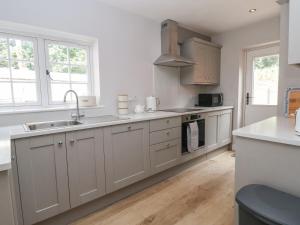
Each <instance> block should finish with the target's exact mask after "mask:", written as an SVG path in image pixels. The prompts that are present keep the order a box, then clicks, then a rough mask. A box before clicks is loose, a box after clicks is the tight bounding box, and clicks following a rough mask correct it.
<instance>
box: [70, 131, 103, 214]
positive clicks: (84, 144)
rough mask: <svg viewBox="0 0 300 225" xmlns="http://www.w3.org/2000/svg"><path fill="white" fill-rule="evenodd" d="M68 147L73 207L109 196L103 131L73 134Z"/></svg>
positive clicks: (75, 132)
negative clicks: (106, 193) (106, 183)
mask: <svg viewBox="0 0 300 225" xmlns="http://www.w3.org/2000/svg"><path fill="white" fill-rule="evenodd" d="M66 146H67V159H68V175H69V187H70V203H71V207H72V208H73V207H76V206H79V205H82V204H84V203H86V202H89V201H91V200H94V199H96V198H99V197H101V196H103V195H104V194H105V171H104V150H103V130H102V129H87V130H82V131H74V132H69V133H67V134H66Z"/></svg>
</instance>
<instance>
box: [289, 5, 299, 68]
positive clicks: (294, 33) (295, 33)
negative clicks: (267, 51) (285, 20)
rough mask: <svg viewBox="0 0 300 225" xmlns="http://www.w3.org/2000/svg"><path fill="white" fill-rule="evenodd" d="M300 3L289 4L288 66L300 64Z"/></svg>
mask: <svg viewBox="0 0 300 225" xmlns="http://www.w3.org/2000/svg"><path fill="white" fill-rule="evenodd" d="M299 11H300V1H299V0H290V2H289V31H288V32H289V48H288V49H289V53H288V62H289V64H300V42H299V40H300V29H299V28H300V27H299V21H300V14H299Z"/></svg>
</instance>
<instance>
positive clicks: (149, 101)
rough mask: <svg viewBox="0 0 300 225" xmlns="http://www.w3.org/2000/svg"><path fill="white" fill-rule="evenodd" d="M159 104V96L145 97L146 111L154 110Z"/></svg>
mask: <svg viewBox="0 0 300 225" xmlns="http://www.w3.org/2000/svg"><path fill="white" fill-rule="evenodd" d="M159 104H160V101H159V98H156V97H154V96H149V97H147V98H146V110H147V112H155V111H156V110H157V106H158V105H159Z"/></svg>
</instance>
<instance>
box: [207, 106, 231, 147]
mask: <svg viewBox="0 0 300 225" xmlns="http://www.w3.org/2000/svg"><path fill="white" fill-rule="evenodd" d="M231 132H232V110H224V111H217V112H211V113H207V115H206V117H205V147H206V152H211V151H214V150H216V149H217V148H220V147H223V146H225V145H228V144H230V143H231Z"/></svg>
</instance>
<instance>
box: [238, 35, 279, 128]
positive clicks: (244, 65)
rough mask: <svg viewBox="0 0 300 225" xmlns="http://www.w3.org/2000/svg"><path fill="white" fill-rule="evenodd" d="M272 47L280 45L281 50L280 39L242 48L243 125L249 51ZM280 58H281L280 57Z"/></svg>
mask: <svg viewBox="0 0 300 225" xmlns="http://www.w3.org/2000/svg"><path fill="white" fill-rule="evenodd" d="M271 47H279V50H280V41H274V42H270V43H266V44H261V45H256V46H252V47H249V48H244V49H243V50H242V57H243V61H242V85H243V87H242V101H241V104H242V126H245V124H246V93H247V90H246V83H247V53H248V52H249V51H254V50H260V49H265V48H271ZM279 60H281V59H280V58H279Z"/></svg>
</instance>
